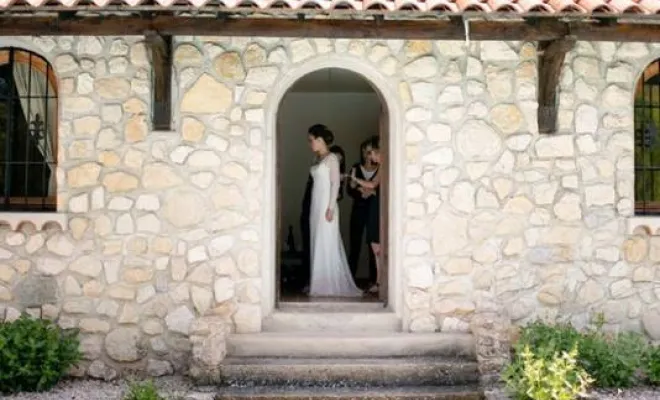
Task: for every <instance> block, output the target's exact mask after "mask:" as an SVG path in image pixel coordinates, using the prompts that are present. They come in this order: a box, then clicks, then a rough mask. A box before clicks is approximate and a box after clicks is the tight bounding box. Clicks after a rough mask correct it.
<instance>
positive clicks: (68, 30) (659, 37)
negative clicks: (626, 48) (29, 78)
mask: <svg viewBox="0 0 660 400" xmlns="http://www.w3.org/2000/svg"><path fill="white" fill-rule="evenodd" d="M145 32H159V33H160V34H162V35H213V36H217V35H225V36H267V37H309V38H318V37H334V38H355V39H358V38H382V39H417V40H425V39H426V40H463V39H464V38H465V32H464V29H463V26H462V25H461V24H457V23H455V22H454V21H452V20H449V19H442V20H440V19H428V20H391V19H385V20H380V21H374V20H373V19H352V20H342V19H311V18H307V19H305V20H304V21H299V20H297V19H294V18H289V19H278V18H249V17H246V18H227V19H222V18H216V16H215V15H213V16H211V17H203V16H201V15H200V16H176V15H162V14H157V15H155V16H153V17H150V18H145V17H140V16H111V15H105V16H88V17H87V16H86V17H75V18H71V19H60V18H57V17H56V16H48V17H44V16H16V15H12V14H4V15H0V36H15V35H16V36H18V35H28V36H29V35H33V36H36V35H49V36H50V35H83V36H84V35H96V36H109V35H144V34H145ZM568 34H571V35H572V36H574V37H575V39H576V40H587V41H621V42H658V41H660V28H659V26H658V25H657V24H652V23H634V24H633V23H630V24H622V23H618V24H614V25H603V24H597V23H593V22H571V23H570V29H569V23H568V22H566V21H562V20H560V19H554V18H552V19H551V18H548V19H542V20H539V21H538V22H537V23H535V24H530V23H528V22H526V21H524V20H520V19H519V20H502V21H499V20H498V21H495V20H478V19H470V40H523V41H552V40H558V39H562V38H564V37H565V36H566V35H568Z"/></svg>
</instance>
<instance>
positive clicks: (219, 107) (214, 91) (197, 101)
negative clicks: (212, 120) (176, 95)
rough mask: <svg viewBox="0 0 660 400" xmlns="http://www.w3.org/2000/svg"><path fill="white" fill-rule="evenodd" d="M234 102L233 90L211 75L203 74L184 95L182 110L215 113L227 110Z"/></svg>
mask: <svg viewBox="0 0 660 400" xmlns="http://www.w3.org/2000/svg"><path fill="white" fill-rule="evenodd" d="M231 104H232V92H231V90H229V89H228V88H227V86H225V85H224V84H222V83H220V82H218V81H216V80H215V79H213V78H212V77H211V76H210V75H207V74H204V75H202V76H201V77H200V78H199V79H198V80H197V82H195V84H194V85H193V87H191V88H190V89H189V90H188V91H187V92H186V93H185V94H184V96H183V100H182V101H181V112H184V113H192V114H215V113H221V112H225V111H226V110H227V109H229V107H230V106H231Z"/></svg>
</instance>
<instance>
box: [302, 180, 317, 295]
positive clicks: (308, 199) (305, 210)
mask: <svg viewBox="0 0 660 400" xmlns="http://www.w3.org/2000/svg"><path fill="white" fill-rule="evenodd" d="M313 187H314V179H312V176H311V175H309V176H308V178H307V185H306V186H305V195H304V196H303V201H302V212H301V213H300V231H301V234H302V243H303V256H302V259H303V263H302V264H303V265H302V271H301V272H302V274H301V277H300V279H301V280H302V281H303V282H304V285H307V284H309V279H310V275H311V265H310V250H311V244H310V238H309V230H310V227H309V209H310V208H311V203H312V188H313Z"/></svg>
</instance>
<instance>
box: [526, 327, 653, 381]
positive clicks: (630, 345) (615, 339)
mask: <svg viewBox="0 0 660 400" xmlns="http://www.w3.org/2000/svg"><path fill="white" fill-rule="evenodd" d="M602 326H603V320H602V317H601V318H599V319H598V320H597V321H596V323H595V326H594V327H593V328H591V329H589V330H587V331H586V332H580V331H578V330H577V329H575V328H574V327H573V326H571V325H570V324H554V325H549V324H545V323H542V322H534V323H531V324H529V325H527V326H526V327H524V328H522V330H521V334H520V339H519V341H518V343H517V344H516V345H515V346H514V353H515V354H520V353H521V352H522V351H523V349H524V347H525V346H529V348H530V349H531V351H532V353H533V354H534V355H535V356H536V357H539V358H542V359H545V360H550V359H552V357H554V355H555V354H557V353H562V352H567V353H568V352H570V351H571V349H572V348H573V346H575V345H577V346H578V348H579V349H580V353H579V358H578V363H579V365H580V366H581V367H582V368H584V370H585V371H587V373H588V374H589V375H590V376H591V377H592V378H593V379H594V380H595V385H596V386H598V387H603V388H610V387H617V388H622V387H630V386H632V385H635V384H637V383H639V375H638V372H639V371H640V370H641V369H642V368H643V367H644V356H643V355H644V354H646V353H647V350H646V349H647V347H648V345H647V343H646V340H645V339H644V338H643V337H642V336H641V335H639V334H636V333H622V334H619V335H608V334H606V333H605V332H603V330H602ZM514 368H515V369H516V370H517V371H518V373H519V374H520V373H521V372H520V371H521V367H520V366H516V365H515V362H514Z"/></svg>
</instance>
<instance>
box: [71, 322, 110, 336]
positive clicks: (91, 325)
mask: <svg viewBox="0 0 660 400" xmlns="http://www.w3.org/2000/svg"><path fill="white" fill-rule="evenodd" d="M78 327H79V328H80V330H81V331H82V332H86V333H105V332H109V331H110V324H109V323H107V322H106V321H103V320H100V319H97V318H83V319H81V320H80V322H79V323H78Z"/></svg>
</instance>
